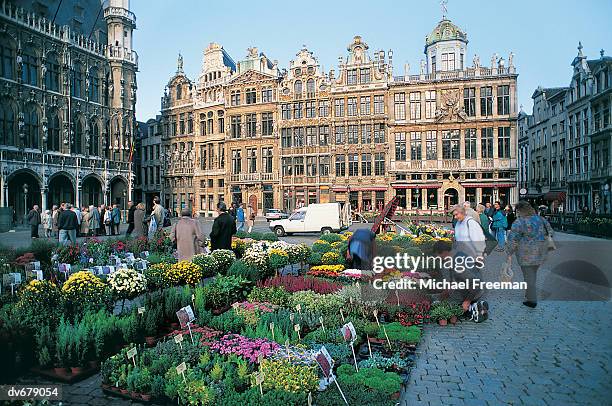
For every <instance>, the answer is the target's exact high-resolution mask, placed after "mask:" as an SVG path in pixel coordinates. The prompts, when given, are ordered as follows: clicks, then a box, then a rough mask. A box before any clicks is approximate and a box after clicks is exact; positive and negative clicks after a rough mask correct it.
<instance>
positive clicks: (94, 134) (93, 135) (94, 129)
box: [88, 120, 153, 178]
mask: <svg viewBox="0 0 612 406" xmlns="http://www.w3.org/2000/svg"><path fill="white" fill-rule="evenodd" d="M88 153H89V155H91V156H98V154H100V128H99V127H98V123H96V121H95V120H92V121H91V124H90V139H89V151H88ZM151 178H153V176H151Z"/></svg>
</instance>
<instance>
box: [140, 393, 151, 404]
mask: <svg viewBox="0 0 612 406" xmlns="http://www.w3.org/2000/svg"><path fill="white" fill-rule="evenodd" d="M140 397H141V398H142V400H144V401H145V402H148V401H150V400H151V395H150V394H149V393H141V394H140Z"/></svg>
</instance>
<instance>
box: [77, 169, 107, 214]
mask: <svg viewBox="0 0 612 406" xmlns="http://www.w3.org/2000/svg"><path fill="white" fill-rule="evenodd" d="M81 185H82V186H81V204H82V205H83V206H90V205H94V206H96V207H98V206H100V205H101V204H102V203H103V202H104V195H103V192H102V182H101V181H100V179H98V178H97V177H96V176H95V175H87V176H86V177H85V178H84V179H83V181H82V183H81Z"/></svg>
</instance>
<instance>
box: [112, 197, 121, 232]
mask: <svg viewBox="0 0 612 406" xmlns="http://www.w3.org/2000/svg"><path fill="white" fill-rule="evenodd" d="M111 218H112V224H111V225H112V228H111V230H112V235H117V234H119V224H120V223H121V210H119V206H118V205H117V204H116V203H115V204H113V210H112V212H111Z"/></svg>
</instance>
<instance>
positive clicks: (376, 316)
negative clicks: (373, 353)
mask: <svg viewBox="0 0 612 406" xmlns="http://www.w3.org/2000/svg"><path fill="white" fill-rule="evenodd" d="M374 318H375V319H376V324H378V328H380V322H379V321H378V309H374Z"/></svg>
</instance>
